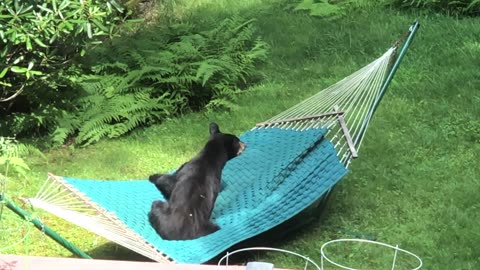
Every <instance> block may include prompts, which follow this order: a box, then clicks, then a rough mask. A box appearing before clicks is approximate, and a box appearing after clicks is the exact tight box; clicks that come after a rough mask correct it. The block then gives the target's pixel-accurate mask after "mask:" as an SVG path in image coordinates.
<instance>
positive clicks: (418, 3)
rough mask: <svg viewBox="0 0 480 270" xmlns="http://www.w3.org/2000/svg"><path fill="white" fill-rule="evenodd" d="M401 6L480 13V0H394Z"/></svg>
mask: <svg viewBox="0 0 480 270" xmlns="http://www.w3.org/2000/svg"><path fill="white" fill-rule="evenodd" d="M392 5H394V6H397V7H401V8H423V9H429V10H433V11H437V12H445V13H449V14H455V15H470V16H478V15H480V0H453V1H452V0H392Z"/></svg>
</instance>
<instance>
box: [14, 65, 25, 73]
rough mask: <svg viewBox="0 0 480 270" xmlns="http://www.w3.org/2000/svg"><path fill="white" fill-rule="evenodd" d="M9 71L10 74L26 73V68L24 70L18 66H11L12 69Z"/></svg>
mask: <svg viewBox="0 0 480 270" xmlns="http://www.w3.org/2000/svg"><path fill="white" fill-rule="evenodd" d="M10 70H11V71H12V72H15V73H25V72H27V69H26V68H24V67H19V66H13V67H11V68H10Z"/></svg>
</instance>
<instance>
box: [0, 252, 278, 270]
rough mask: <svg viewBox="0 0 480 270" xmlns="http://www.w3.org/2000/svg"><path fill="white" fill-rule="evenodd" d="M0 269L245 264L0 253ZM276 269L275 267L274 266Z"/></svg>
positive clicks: (211, 268) (202, 268)
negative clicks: (181, 262) (178, 262)
mask: <svg viewBox="0 0 480 270" xmlns="http://www.w3.org/2000/svg"><path fill="white" fill-rule="evenodd" d="M0 269H5V270H64V269H68V270H85V269H88V270H97V269H102V270H108V269H113V270H127V269H129V270H138V269H141V270H217V269H218V270H222V269H226V270H244V269H245V266H228V267H227V266H216V265H202V264H199V265H197V264H164V263H157V262H137V261H114V260H92V259H78V258H57V257H36V256H20V255H3V254H0ZM275 269H277V268H275Z"/></svg>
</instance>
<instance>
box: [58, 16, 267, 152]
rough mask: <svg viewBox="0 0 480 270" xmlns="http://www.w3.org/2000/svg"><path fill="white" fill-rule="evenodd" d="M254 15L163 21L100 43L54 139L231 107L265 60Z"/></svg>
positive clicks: (83, 137) (85, 138)
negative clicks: (210, 22) (198, 25)
mask: <svg viewBox="0 0 480 270" xmlns="http://www.w3.org/2000/svg"><path fill="white" fill-rule="evenodd" d="M254 32H255V31H254V28H253V24H252V21H244V20H242V19H241V18H233V19H226V20H224V21H223V22H220V23H219V24H218V26H217V27H215V28H214V29H212V30H209V31H199V30H197V29H195V27H193V26H192V25H188V24H178V25H173V26H169V27H168V29H160V28H158V27H156V28H153V29H149V30H148V31H144V32H142V33H138V34H136V35H134V36H132V37H129V38H123V39H119V40H117V41H115V42H114V44H113V45H112V46H106V47H99V48H98V49H97V50H96V51H95V53H93V54H92V55H91V56H90V57H89V61H88V65H87V66H91V67H92V68H91V69H90V70H89V71H88V72H89V73H91V74H90V75H84V76H81V77H79V78H78V83H79V85H81V86H82V88H83V89H84V92H83V95H82V96H81V97H80V98H78V99H76V100H75V101H74V103H75V104H77V108H76V110H72V111H70V112H69V113H66V114H64V116H63V117H62V119H61V120H60V122H59V125H58V128H56V130H55V131H54V132H53V138H54V141H55V142H56V143H63V142H64V141H65V140H66V139H67V138H68V137H71V136H73V137H76V142H77V143H78V144H83V145H87V144H90V143H93V142H96V141H98V140H99V139H101V138H103V137H109V138H114V137H118V136H120V135H123V134H125V133H126V132H129V131H131V130H132V129H134V128H136V127H138V126H145V125H149V124H152V123H155V122H158V121H161V120H163V119H165V118H166V117H169V116H170V115H174V114H176V113H179V112H183V111H188V110H199V109H203V108H204V107H206V108H207V109H213V108H219V107H221V108H225V107H226V108H227V109H228V108H231V107H232V106H234V105H233V103H232V102H231V99H230V98H231V97H232V95H233V94H235V93H236V92H238V91H240V89H241V88H242V86H244V85H246V84H247V83H248V81H249V80H251V79H252V77H254V76H257V75H258V71H257V70H256V69H255V66H256V64H257V63H259V62H261V61H263V60H265V59H266V53H267V45H266V43H264V42H263V41H262V40H260V39H258V38H256V37H255V35H254Z"/></svg>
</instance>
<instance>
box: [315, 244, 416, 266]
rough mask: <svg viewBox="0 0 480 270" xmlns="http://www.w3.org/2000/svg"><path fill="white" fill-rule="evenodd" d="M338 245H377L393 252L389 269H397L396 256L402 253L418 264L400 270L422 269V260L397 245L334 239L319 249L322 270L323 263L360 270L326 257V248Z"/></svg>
mask: <svg viewBox="0 0 480 270" xmlns="http://www.w3.org/2000/svg"><path fill="white" fill-rule="evenodd" d="M338 243H366V244H372V245H377V246H381V247H384V248H387V249H391V250H393V252H392V267H391V268H390V269H391V270H395V269H398V268H396V267H397V262H398V256H399V254H402V253H403V254H406V255H408V256H410V257H411V259H414V260H415V261H416V262H418V265H416V266H415V268H409V269H405V268H402V269H405V270H419V269H420V268H422V265H423V262H422V259H420V257H419V256H417V255H415V254H413V253H412V252H410V251H407V250H404V249H401V248H399V247H398V245H396V246H392V245H389V244H385V243H382V242H377V241H372V240H367V239H335V240H331V241H328V242H326V243H325V244H323V245H322V247H321V249H320V253H321V255H322V257H321V261H320V265H321V269H322V270H325V269H326V268H325V262H328V263H330V264H332V265H335V266H337V267H339V268H340V269H346V270H360V269H358V268H352V267H350V266H345V265H343V264H340V263H339V262H336V261H334V260H333V259H331V258H329V257H328V256H327V255H326V252H325V250H326V248H327V247H328V246H333V245H335V244H338ZM385 269H386V268H385Z"/></svg>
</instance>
